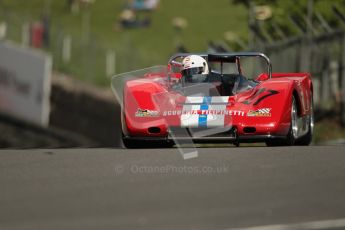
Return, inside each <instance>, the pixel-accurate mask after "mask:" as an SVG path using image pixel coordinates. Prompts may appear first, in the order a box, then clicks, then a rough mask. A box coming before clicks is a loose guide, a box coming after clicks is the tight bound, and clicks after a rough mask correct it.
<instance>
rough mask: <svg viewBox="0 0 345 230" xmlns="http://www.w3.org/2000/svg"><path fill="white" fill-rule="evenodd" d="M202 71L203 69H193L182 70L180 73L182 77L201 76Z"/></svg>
mask: <svg viewBox="0 0 345 230" xmlns="http://www.w3.org/2000/svg"><path fill="white" fill-rule="evenodd" d="M203 71H204V68H203V67H195V68H189V69H184V70H182V71H181V74H182V76H193V75H195V74H201V73H202V72H203Z"/></svg>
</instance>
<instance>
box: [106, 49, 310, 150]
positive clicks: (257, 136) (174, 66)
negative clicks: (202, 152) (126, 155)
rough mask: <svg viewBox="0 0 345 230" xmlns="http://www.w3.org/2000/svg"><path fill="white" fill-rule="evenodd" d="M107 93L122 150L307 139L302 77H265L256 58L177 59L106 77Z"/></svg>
mask: <svg viewBox="0 0 345 230" xmlns="http://www.w3.org/2000/svg"><path fill="white" fill-rule="evenodd" d="M112 89H113V91H114V92H115V94H116V96H117V98H118V100H119V101H120V102H121V107H122V109H121V112H122V119H121V120H122V133H123V143H124V145H125V146H126V147H128V148H141V147H148V146H151V147H162V146H172V145H173V144H177V145H179V144H183V143H185V142H188V141H189V143H191V142H193V143H197V142H203V143H217V142H222V143H233V144H235V145H236V146H239V144H240V143H241V142H265V143H266V144H267V145H268V146H284V145H286V146H287V145H309V144H310V143H311V141H312V136H313V127H314V116H313V99H312V98H313V85H312V80H311V76H310V74H308V73H272V67H271V63H270V60H269V58H268V57H267V56H265V55H264V54H262V53H256V52H240V53H216V54H191V53H183V54H177V55H174V56H173V57H172V58H171V59H170V60H169V63H168V65H167V66H156V67H152V68H148V69H144V70H139V71H135V72H130V73H125V74H121V75H117V76H115V77H113V79H112Z"/></svg>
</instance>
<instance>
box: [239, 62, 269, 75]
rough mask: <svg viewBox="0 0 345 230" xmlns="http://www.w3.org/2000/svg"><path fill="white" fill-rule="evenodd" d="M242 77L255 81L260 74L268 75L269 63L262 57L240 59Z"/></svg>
mask: <svg viewBox="0 0 345 230" xmlns="http://www.w3.org/2000/svg"><path fill="white" fill-rule="evenodd" d="M240 65H241V71H242V75H243V76H245V77H246V78H247V79H248V80H255V79H256V78H257V77H258V76H259V75H260V74H262V73H267V63H266V60H265V59H264V58H261V57H240Z"/></svg>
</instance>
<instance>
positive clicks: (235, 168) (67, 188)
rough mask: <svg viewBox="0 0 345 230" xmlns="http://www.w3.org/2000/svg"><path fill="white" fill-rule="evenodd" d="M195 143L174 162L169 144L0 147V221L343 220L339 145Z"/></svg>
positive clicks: (173, 225)
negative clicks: (193, 153) (194, 150)
mask: <svg viewBox="0 0 345 230" xmlns="http://www.w3.org/2000/svg"><path fill="white" fill-rule="evenodd" d="M198 151H199V157H197V158H194V159H190V160H183V158H182V157H181V155H180V154H179V152H178V151H177V149H146V150H140V149H139V150H125V149H58V150H56V149H52V150H1V151H0V229H1V230H7V229H24V230H25V229H35V230H37V229H83V230H84V229H220V230H223V229H224V230H225V229H226V230H228V229H233V228H245V229H247V228H248V227H254V226H267V225H275V224H284V225H279V226H283V227H282V228H270V227H263V228H251V229H299V228H300V227H301V226H307V225H305V224H304V225H303V224H302V225H301V224H299V223H306V222H312V223H315V221H326V222H322V223H326V225H325V226H326V227H325V226H324V228H322V229H333V228H330V227H329V225H327V223H329V221H328V220H333V219H338V220H339V219H342V220H341V221H338V222H337V223H340V224H341V223H343V222H344V218H345V150H344V146H314V147H284V148H267V147H251V148H248V147H241V148H219V149H215V148H202V149H198ZM342 221H343V222H342ZM286 224H290V225H286ZM291 224H295V225H291ZM296 224H297V225H296ZM343 224H344V223H343ZM314 225H315V224H314ZM284 226H290V228H289V227H286V228H284ZM291 226H294V227H291ZM296 226H297V227H296ZM298 226H299V227H298ZM310 226H313V224H312V225H310ZM320 226H321V225H320ZM343 227H344V228H345V225H344V226H343ZM344 228H337V229H344ZM310 229H312V228H310ZM313 229H320V228H313ZM334 229H335V228H334Z"/></svg>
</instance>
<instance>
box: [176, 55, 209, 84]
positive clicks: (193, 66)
mask: <svg viewBox="0 0 345 230" xmlns="http://www.w3.org/2000/svg"><path fill="white" fill-rule="evenodd" d="M181 74H182V81H183V82H186V83H200V82H203V81H204V80H205V79H206V77H207V75H208V74H209V69H208V65H207V61H206V60H205V59H204V58H202V57H201V56H199V55H189V56H187V57H185V58H184V59H183V61H182V71H181Z"/></svg>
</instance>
